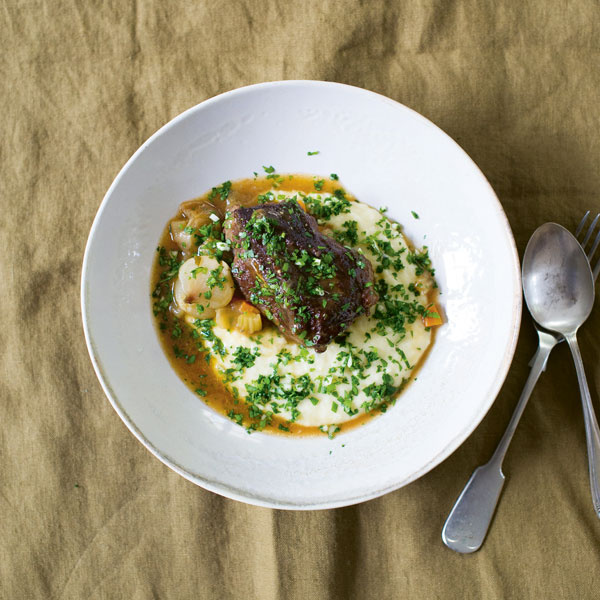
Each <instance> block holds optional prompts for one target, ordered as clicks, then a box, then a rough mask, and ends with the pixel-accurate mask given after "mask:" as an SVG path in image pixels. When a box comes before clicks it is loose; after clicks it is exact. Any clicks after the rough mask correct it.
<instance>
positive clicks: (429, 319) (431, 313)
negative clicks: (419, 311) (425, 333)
mask: <svg viewBox="0 0 600 600" xmlns="http://www.w3.org/2000/svg"><path fill="white" fill-rule="evenodd" d="M443 322H444V321H443V320H442V316H441V313H440V309H439V308H438V306H437V304H430V305H429V306H428V307H427V310H426V311H425V314H424V315H423V325H425V327H437V326H438V325H442V323H443Z"/></svg>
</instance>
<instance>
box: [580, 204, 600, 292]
mask: <svg viewBox="0 0 600 600" xmlns="http://www.w3.org/2000/svg"><path fill="white" fill-rule="evenodd" d="M589 217H590V211H589V210H588V211H587V212H586V213H585V215H584V216H583V219H581V222H580V223H579V225H578V226H577V230H576V231H575V237H576V238H577V239H578V240H579V243H580V244H581V247H582V248H583V249H584V251H585V252H586V254H587V257H588V261H589V262H590V266H591V267H592V271H593V273H594V280H596V279H597V278H598V273H600V257H599V258H598V260H597V262H596V264H595V265H594V263H593V258H594V254H595V253H596V250H597V249H598V246H600V229H599V230H598V233H597V234H596V237H595V238H593V241H591V243H590V240H592V237H593V234H594V229H595V228H596V225H598V223H599V222H600V213H598V214H597V215H596V217H595V218H594V219H593V220H592V222H591V223H590V224H589V226H588V227H587V229H586V231H584V229H585V226H586V223H587V222H588V218H589ZM588 246H589V247H588Z"/></svg>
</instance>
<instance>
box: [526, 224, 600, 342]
mask: <svg viewBox="0 0 600 600" xmlns="http://www.w3.org/2000/svg"><path fill="white" fill-rule="evenodd" d="M523 292H524V294H525V301H526V302H527V307H528V308H529V312H530V313H531V315H532V316H533V318H534V319H535V321H537V323H539V324H540V325H541V326H542V327H545V328H546V329H549V330H550V331H557V332H559V333H562V334H563V335H565V337H566V335H568V334H570V333H574V332H575V331H577V329H578V328H579V327H580V326H581V324H582V323H584V322H585V320H586V319H587V318H588V317H589V315H590V312H591V311H592V307H593V305H594V277H593V275H592V270H591V268H590V264H589V262H588V260H587V257H586V255H585V252H584V251H583V248H582V247H581V246H580V245H579V242H578V241H577V239H576V238H575V237H574V236H573V234H572V233H570V232H569V231H568V230H567V229H565V228H564V227H562V226H561V225H558V224H556V223H546V224H544V225H542V226H541V227H539V228H538V229H536V231H535V232H534V234H533V235H532V236H531V239H530V240H529V243H528V244H527V248H526V249H525V255H524V257H523Z"/></svg>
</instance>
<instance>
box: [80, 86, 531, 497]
mask: <svg viewBox="0 0 600 600" xmlns="http://www.w3.org/2000/svg"><path fill="white" fill-rule="evenodd" d="M308 151H319V154H317V155H315V156H307V152H308ZM262 165H274V166H275V167H276V169H277V171H278V172H279V173H312V174H320V175H324V176H328V175H329V174H330V173H338V174H339V176H340V180H341V183H342V184H343V185H344V186H345V187H346V188H347V189H348V190H349V191H350V192H351V193H352V194H354V195H355V196H356V197H357V198H358V199H360V200H362V201H363V202H366V203H368V204H371V205H372V206H375V207H381V206H387V207H389V215H390V216H391V218H393V219H395V220H397V221H399V222H400V223H402V224H403V226H404V230H405V233H406V235H407V236H408V238H409V239H411V240H412V241H413V243H415V245H417V246H420V245H423V244H425V245H427V246H428V247H429V251H430V255H431V258H432V261H433V265H434V267H435V269H436V278H437V281H438V283H439V286H440V289H441V296H440V303H441V305H442V309H443V313H444V315H445V318H446V319H447V324H445V325H444V326H443V327H441V328H440V329H439V331H438V332H437V335H436V339H435V342H434V344H433V347H432V349H431V351H430V352H429V354H428V356H427V358H426V361H425V363H424V365H423V367H422V368H421V369H420V370H419V372H418V376H417V381H415V382H414V383H412V384H411V385H410V386H408V388H407V389H406V390H405V391H404V393H403V394H402V395H401V396H400V397H399V399H398V401H397V403H396V405H395V406H394V407H393V408H392V409H390V410H389V411H388V412H387V413H386V414H385V415H382V416H379V417H376V418H374V419H373V420H372V421H371V422H369V423H368V424H367V425H365V426H363V427H360V428H358V429H356V430H351V431H349V432H347V433H343V434H341V435H338V436H337V437H336V438H335V439H334V440H328V439H327V438H325V437H322V438H321V437H310V438H286V437H283V436H274V435H268V434H262V433H255V434H252V435H248V434H247V433H246V432H245V431H244V430H243V429H242V428H241V427H239V426H237V425H236V424H234V423H232V422H230V421H229V420H228V419H227V418H225V417H223V416H221V415H218V414H216V413H215V412H214V411H213V410H212V409H210V408H208V407H207V406H206V405H205V404H204V403H203V402H202V401H201V400H199V399H198V397H196V396H195V395H194V394H193V392H191V391H190V390H189V389H188V388H187V387H186V386H185V384H184V383H183V382H181V381H180V380H179V378H178V377H177V376H176V375H175V373H174V371H173V370H172V368H171V367H170V365H169V362H168V360H167V358H166V357H165V355H164V353H163V351H162V349H161V347H160V345H159V341H158V338H157V335H156V332H155V330H154V325H153V323H152V319H153V317H152V315H151V308H150V296H149V292H150V268H151V264H152V260H153V258H154V254H155V249H156V245H157V241H158V239H159V235H160V233H161V231H162V228H163V227H164V224H165V223H166V221H167V220H168V219H169V218H170V217H171V216H172V215H173V214H174V213H175V212H176V209H177V206H178V204H179V203H180V202H182V201H184V200H188V199H191V198H194V197H196V196H199V195H201V194H202V193H204V192H205V191H207V190H208V189H210V188H211V187H212V186H215V185H217V184H220V183H222V182H223V181H226V180H228V179H231V180H235V179H239V178H242V177H249V176H252V173H253V171H259V172H260V171H261V170H262ZM411 211H415V212H416V213H418V215H419V217H420V218H419V219H415V218H414V217H413V216H412V214H411ZM82 308H83V322H84V330H85V335H86V340H87V344H88V348H89V352H90V355H91V358H92V361H93V363H94V368H95V369H96V373H97V374H98V377H99V379H100V382H101V384H102V387H103V388H104V391H105V392H106V395H107V396H108V398H109V399H110V401H111V403H112V405H113V406H114V408H115V410H116V411H117V412H118V413H119V415H120V416H121V418H122V419H123V421H124V422H125V423H126V425H127V426H128V427H129V429H130V430H131V431H132V432H133V433H134V434H135V436H136V437H137V438H138V439H139V440H140V441H141V442H142V443H143V444H144V445H145V446H146V447H147V448H148V449H149V450H150V451H151V452H152V453H153V454H155V455H156V456H157V457H158V458H159V459H160V460H161V461H163V462H164V463H165V464H167V465H168V466H169V467H171V468H172V469H174V470H175V471H177V472H178V473H180V474H181V475H183V476H184V477H186V478H187V479H189V480H190V481H193V482H195V483H197V484H198V485H200V486H202V487H204V488H206V489H209V490H212V491H214V492H217V493H219V494H223V495H225V496H228V497H230V498H234V499H237V500H242V501H244V502H249V503H252V504H258V505H263V506H270V507H275V508H290V509H316V508H328V507H335V506H344V505H348V504H353V503H356V502H360V501H363V500H367V499H369V498H374V497H376V496H380V495H382V494H385V493H387V492H389V491H391V490H395V489H397V488H399V487H401V486H403V485H405V484H407V483H409V482H410V481H412V480H414V479H416V478H417V477H419V476H421V475H423V474H424V473H426V472H427V471H429V470H430V469H432V468H433V467H434V466H435V465H437V464H438V463H440V462H441V461H442V460H443V459H444V458H446V457H447V456H448V455H449V454H450V453H451V452H453V451H454V450H455V449H456V448H457V447H458V446H459V445H460V444H461V443H462V442H463V441H464V440H465V439H466V438H467V437H468V436H469V434H470V433H471V432H472V431H473V429H474V428H475V427H476V426H477V424H478V423H479V422H480V421H481V419H482V418H483V416H484V415H485V413H486V412H487V410H488V409H489V408H490V406H491V404H492V402H493V401H494V399H495V397H496V395H497V393H498V391H499V389H500V386H501V385H502V382H503V381H504V378H505V376H506V373H507V370H508V368H509V365H510V363H511V360H512V356H513V352H514V349H515V345H516V340H517V334H518V328H519V323H520V317H521V287H520V272H519V260H518V255H517V252H516V249H515V244H514V240H513V237H512V233H511V230H510V227H509V224H508V221H507V219H506V216H505V215H504V212H503V211H502V208H501V206H500V203H499V202H498V200H497V198H496V196H495V194H494V192H493V190H492V189H491V187H490V185H489V184H488V182H487V181H486V179H485V177H484V176H483V175H482V174H481V172H480V171H479V169H478V168H477V167H476V165H475V164H474V163H473V162H472V161H471V159H470V158H469V157H468V156H467V155H466V154H465V152H464V151H463V150H462V149H461V148H460V147H459V146H458V145H457V144H456V143H455V142H454V141H452V139H450V138H449V137H448V136H447V135H446V134H445V133H443V132H442V131H441V130H440V129H439V128H437V127H436V126H435V125H433V124H432V123H431V122H430V121H428V120H427V119H425V118H424V117H422V116H420V115H419V114H417V113H415V112H414V111H412V110H410V109H408V108H406V107H405V106H403V105H401V104H398V103H397V102H394V101H392V100H390V99H388V98H385V97H383V96H380V95H377V94H374V93H372V92H368V91H365V90H362V89H359V88H354V87H350V86H345V85H341V84H335V83H325V82H315V81H285V82H272V83H265V84H259V85H254V86H249V87H246V88H241V89H238V90H234V91H232V92H228V93H226V94H223V95H221V96H217V97H216V98H212V99H211V100H207V101H206V102H203V103H201V104H199V105H197V106H195V107H194V108H191V109H190V110H188V111H186V112H185V113H183V114H181V115H180V116H178V117H177V118H175V119H173V120H172V121H171V122H170V123H168V124H167V125H165V126H164V127H163V128H162V129H160V130H159V131H158V132H157V133H156V134H155V135H153V136H152V137H151V138H150V139H149V140H148V141H147V142H146V143H144V144H143V146H142V147H141V148H140V149H139V150H138V151H137V152H136V153H135V154H134V156H133V157H132V158H131V159H130V160H129V161H128V162H127V164H126V165H125V166H124V167H123V169H122V170H121V172H120V173H119V175H118V176H117V178H116V179H115V181H114V182H113V184H112V185H111V187H110V189H109V191H108V193H107V194H106V197H105V198H104V200H103V202H102V205H101V207H100V210H99V211H98V214H97V216H96V219H95V221H94V224H93V226H92V230H91V233H90V237H89V240H88V244H87V248H86V253H85V258H84V263H83V275H82Z"/></svg>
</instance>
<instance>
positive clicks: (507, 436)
mask: <svg viewBox="0 0 600 600" xmlns="http://www.w3.org/2000/svg"><path fill="white" fill-rule="evenodd" d="M589 216H590V211H588V212H586V213H585V215H584V217H583V219H582V220H581V222H580V223H579V226H578V227H577V230H576V232H575V236H576V237H577V239H578V240H579V242H580V244H581V246H582V247H583V249H584V250H586V248H587V247H588V244H589V242H590V240H591V239H592V235H593V233H594V229H595V227H596V225H597V224H598V222H599V221H600V214H598V215H597V216H596V217H595V218H594V220H593V221H592V222H591V224H590V225H589V227H588V228H587V231H586V233H585V234H583V235H582V232H583V229H584V227H585V225H586V223H587V220H588V217H589ZM599 245H600V231H599V232H598V234H597V235H596V237H595V238H594V240H593V242H592V244H591V247H590V249H589V250H588V251H587V258H588V261H589V262H590V265H592V260H593V258H594V254H595V253H596V250H597V249H598V246H599ZM592 271H593V274H594V280H595V279H596V278H597V277H598V273H599V272H600V259H599V260H598V262H597V264H596V265H595V266H594V267H592ZM534 325H535V328H536V330H537V334H538V338H539V345H538V350H537V352H536V353H535V355H534V357H533V358H532V359H531V362H530V363H529V366H531V367H532V368H531V373H530V374H529V377H528V379H527V382H526V383H525V387H524V388H523V392H522V393H521V397H520V398H519V402H518V403H517V406H516V408H515V410H514V412H513V415H512V417H511V419H510V422H509V424H508V426H507V428H506V431H505V432H504V435H503V436H502V439H501V440H500V443H499V444H498V447H497V448H496V450H495V451H494V454H493V455H492V458H490V460H489V461H488V462H487V463H486V464H485V465H482V466H481V467H478V468H477V469H475V471H474V472H473V474H472V475H471V478H470V479H469V481H468V482H467V485H466V486H465V488H464V489H463V491H462V493H461V494H460V496H459V497H458V500H457V501H456V503H455V504H454V507H453V508H452V510H451V511H450V514H449V515H448V518H447V519H446V523H444V528H443V530H442V540H443V542H444V544H446V546H448V548H450V549H452V550H455V551H456V552H460V553H470V552H475V551H476V550H479V548H481V545H482V544H483V540H484V539H485V536H486V534H487V532H488V529H489V527H490V523H491V521H492V517H493V516H494V511H495V509H496V505H497V504H498V499H499V498H500V493H501V492H502V488H503V486H504V480H505V476H504V473H503V472H502V462H503V460H504V456H505V455H506V452H507V450H508V446H509V444H510V442H511V440H512V437H513V435H514V433H515V430H516V428H517V425H518V423H519V420H520V418H521V415H522V414H523V411H524V410H525V406H526V405H527V401H528V400H529V396H530V395H531V392H532V391H533V388H534V387H535V384H536V383H537V380H538V379H539V376H540V374H541V373H542V371H544V370H545V369H546V363H547V362H548V357H549V356H550V352H552V349H553V348H554V346H556V344H559V343H560V342H562V341H564V338H563V337H562V336H561V335H557V334H555V333H551V332H549V331H546V330H544V329H543V328H541V327H539V325H537V323H535V321H534Z"/></svg>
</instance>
